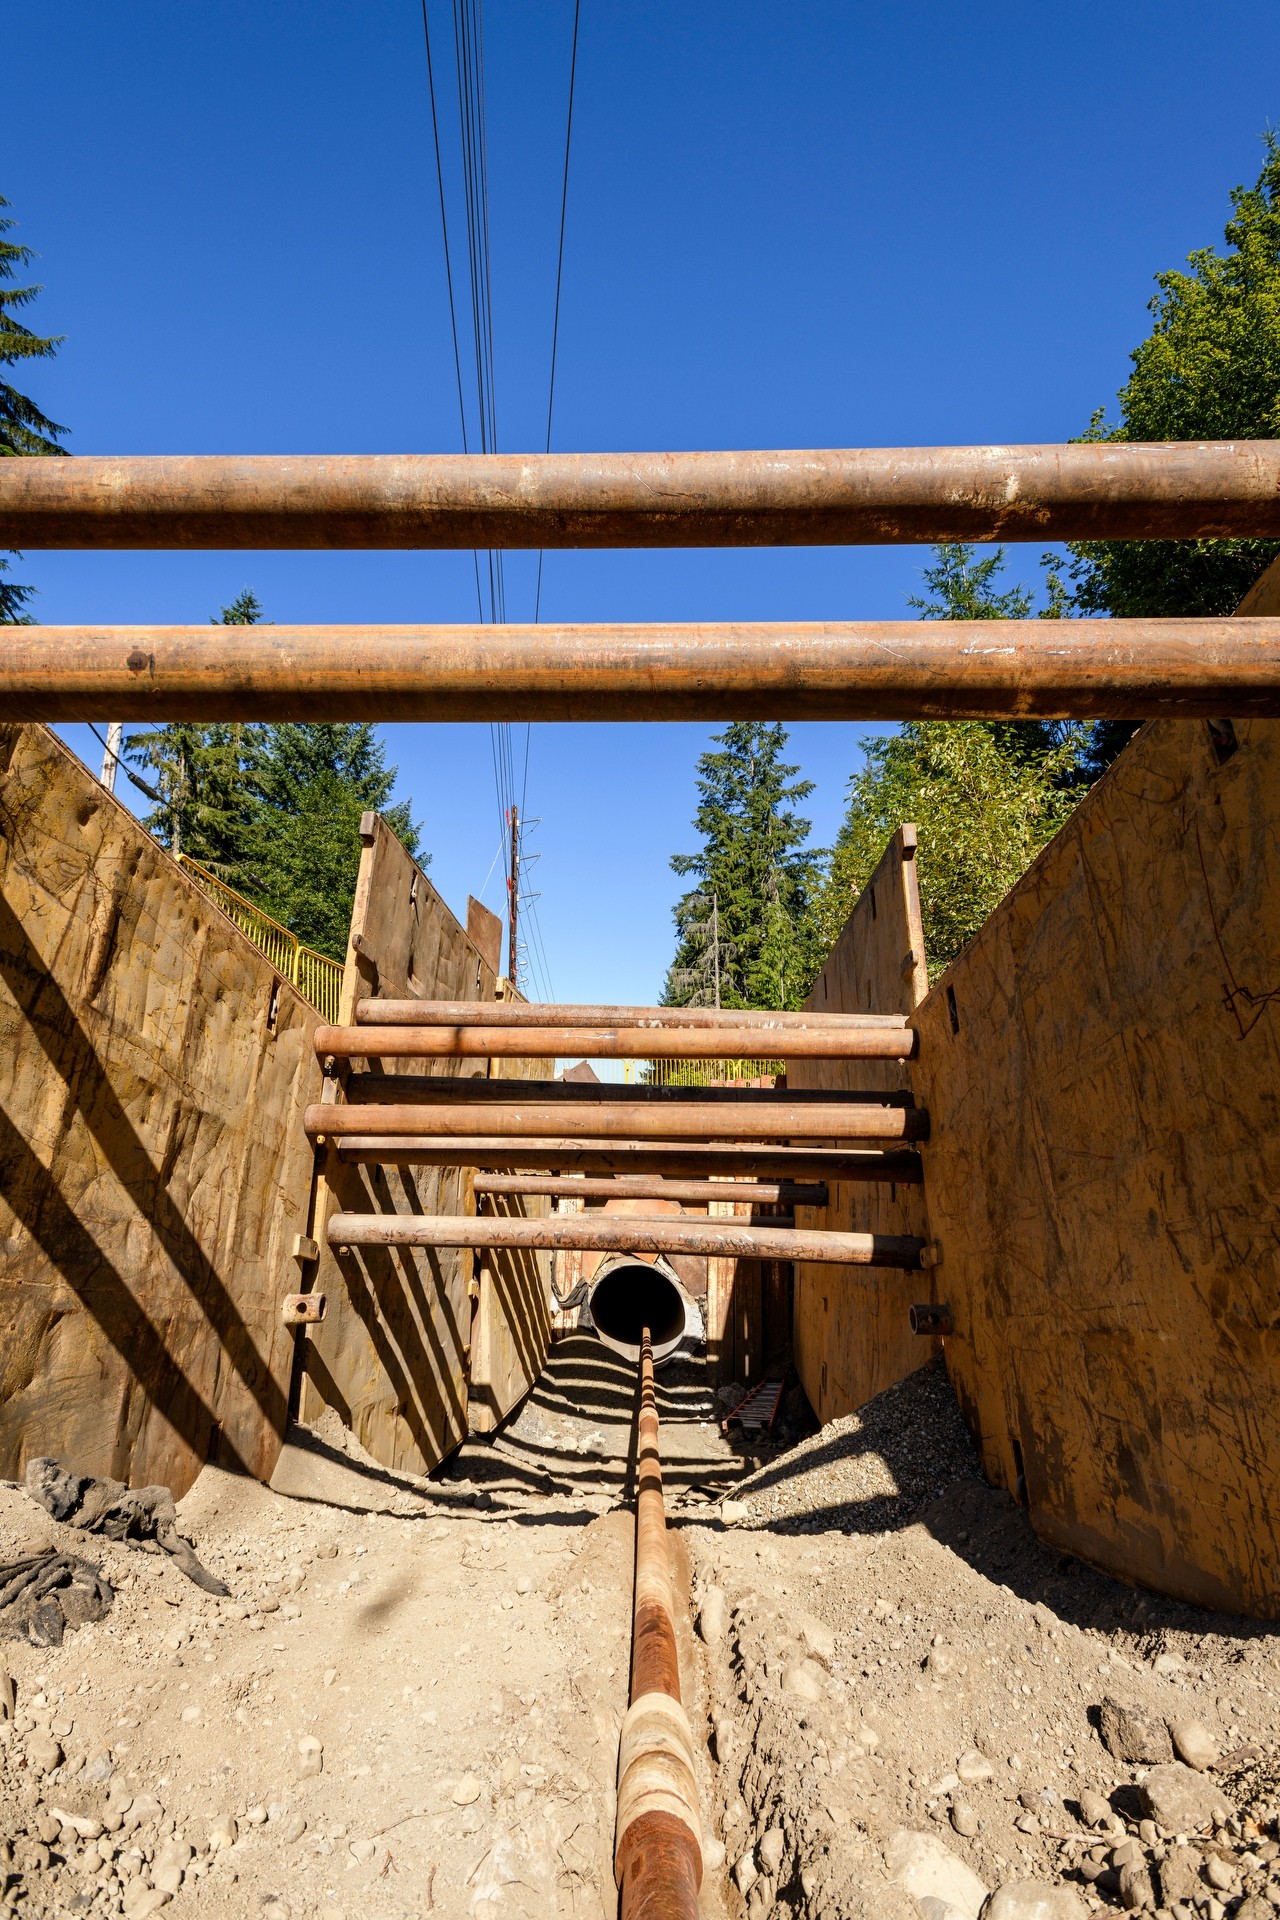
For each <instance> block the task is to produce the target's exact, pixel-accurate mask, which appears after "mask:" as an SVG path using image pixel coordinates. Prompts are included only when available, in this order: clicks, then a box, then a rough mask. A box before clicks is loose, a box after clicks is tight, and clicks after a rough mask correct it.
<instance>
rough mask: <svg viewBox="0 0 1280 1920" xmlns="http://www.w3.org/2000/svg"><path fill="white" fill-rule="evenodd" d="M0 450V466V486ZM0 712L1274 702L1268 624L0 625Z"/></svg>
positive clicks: (970, 707)
mask: <svg viewBox="0 0 1280 1920" xmlns="http://www.w3.org/2000/svg"><path fill="white" fill-rule="evenodd" d="M19 464H21V462H19V461H15V460H5V461H2V462H0V483H2V482H3V479H4V475H5V472H6V469H8V468H10V467H12V466H15V465H19ZM35 464H36V465H40V466H45V467H54V468H60V467H64V466H68V465H74V464H75V463H74V462H69V461H53V460H46V461H39V462H36V463H35ZM7 538H8V536H6V535H4V534H0V545H3V544H5V541H6V539H7ZM13 539H14V540H15V541H16V539H17V536H16V535H15V536H13ZM0 711H3V712H4V714H5V716H6V718H8V719H13V720H37V721H71V720H92V721H102V720H125V721H130V722H132V721H146V722H152V721H162V720H195V721H217V720H243V719H253V720H295V721H323V720H344V721H345V720H384V721H385V720H433V721H478V720H485V721H509V720H510V721H514V720H530V721H532V720H556V721H620V720H751V719H771V720H903V719H911V718H916V719H927V718H931V717H932V718H939V719H945V718H951V719H974V720H981V719H1000V718H1003V717H1007V716H1010V715H1015V716H1022V717H1034V716H1040V717H1043V718H1076V719H1098V718H1102V719H1106V718H1110V719H1144V718H1148V717H1152V716H1157V715H1164V716H1167V717H1170V718H1179V717H1181V718H1184V719H1194V718H1197V717H1202V718H1203V717H1209V718H1212V717H1213V716H1215V715H1217V714H1222V713H1230V714H1233V715H1239V716H1241V717H1249V716H1267V715H1274V714H1277V713H1280V620H1277V619H1272V618H1264V619H1243V618H1226V619H1195V620H1164V619H1151V620H974V621H964V620H863V621H847V620H843V621H838V620H832V621H823V622H816V621H808V622H804V621H801V622H794V623H777V624H774V623H768V624H765V623H760V622H748V621H722V622H719V623H711V622H704V623H702V624H700V625H687V626H677V625H664V626H635V625H609V626H595V627H569V626H560V627H556V626H537V627H511V626H447V627H444V626H442V627H395V626H363V627H327V626H316V627H293V626H270V627H268V626H256V627H224V626H208V625H207V626H203V627H156V626H149V627H90V626H78V627H22V626H8V627H0Z"/></svg>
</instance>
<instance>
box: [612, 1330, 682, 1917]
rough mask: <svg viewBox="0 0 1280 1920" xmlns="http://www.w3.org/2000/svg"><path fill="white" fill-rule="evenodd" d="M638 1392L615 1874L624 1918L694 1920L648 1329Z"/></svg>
mask: <svg viewBox="0 0 1280 1920" xmlns="http://www.w3.org/2000/svg"><path fill="white" fill-rule="evenodd" d="M639 1387H640V1405H639V1408H638V1409H637V1414H636V1563H635V1595H634V1599H633V1602H632V1616H631V1704H630V1706H629V1707H628V1709H627V1716H626V1719H625V1720H624V1721H623V1723H622V1733H621V1736H620V1738H619V1741H618V1813H617V1825H616V1828H615V1839H614V1854H613V1868H614V1876H615V1878H616V1880H617V1883H618V1887H619V1890H620V1892H621V1896H622V1897H621V1907H620V1911H621V1920H698V1889H699V1887H700V1886H701V1885H702V1821H701V1816H700V1813H699V1808H698V1779H697V1773H696V1771H695V1762H694V1750H693V1733H692V1731H691V1729H690V1726H689V1721H688V1716H687V1715H686V1713H685V1710H684V1706H683V1703H682V1701H681V1698H680V1655H679V1650H678V1648H677V1645H676V1616H675V1583H674V1581H673V1579H672V1575H671V1551H670V1547H669V1545H668V1542H667V1516H666V1511H665V1508H664V1506H663V1500H662V1456H661V1452H660V1450H659V1445H658V1402H657V1396H656V1394H655V1392H654V1385H653V1348H652V1344H651V1342H650V1339H649V1329H648V1327H646V1328H645V1329H644V1332H643V1334H642V1335H641V1340H640V1367H639Z"/></svg>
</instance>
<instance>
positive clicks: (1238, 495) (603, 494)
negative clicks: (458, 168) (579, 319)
mask: <svg viewBox="0 0 1280 1920" xmlns="http://www.w3.org/2000/svg"><path fill="white" fill-rule="evenodd" d="M1241 537H1252V538H1257V539H1276V538H1278V537H1280V444H1278V443H1277V442H1276V441H1274V440H1245V441H1187V442H1181V441H1179V442H1165V443H1148V444H1141V443H1126V442H1105V441H1104V442H1095V443H1086V444H1082V445H1081V444H1077V445H1067V446H1055V445H1044V446H1020V447H1009V446H986V447H982V446H979V447H852V448H833V449H814V450H803V449H800V450H778V451H767V450H759V451H741V452H716V453H554V454H545V455H543V454H489V455H474V454H473V455H466V454H463V455H458V454H390V455H388V454H382V455H376V454H375V455H370V454H309V455H308V454H303V455H298V454H259V455H235V454H233V455H226V454H224V455H161V456H154V455H152V456H142V457H139V456H132V457H111V456H101V455H98V456H89V457H80V458H76V459H72V460H57V461H53V460H41V459H23V458H16V459H9V460H6V461H5V462H4V465H3V466H2V467H0V547H27V548H35V547H45V548H69V547H95V548H103V547H116V548H139V547H151V548H163V547H217V548H234V547H239V548H261V547H287V548H294V549H298V548H307V547H311V548H333V547H339V548H354V547H375V548H397V547H398V548H412V547H442V548H447V547H461V548H465V547H490V548H493V547H527V548H534V547H688V546H699V547H700V546H733V547H738V546H746V547H756V546H812V545H816V546H842V545H846V544H855V545H856V544H870V545H873V546H880V545H883V544H887V543H890V542H895V541H905V542H907V543H909V544H911V545H928V544H931V543H932V542H934V541H939V540H1040V541H1045V540H1201V539H1222V538H1241Z"/></svg>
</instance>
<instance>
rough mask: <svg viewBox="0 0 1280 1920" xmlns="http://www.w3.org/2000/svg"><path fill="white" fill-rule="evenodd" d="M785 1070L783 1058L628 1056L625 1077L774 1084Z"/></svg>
mask: <svg viewBox="0 0 1280 1920" xmlns="http://www.w3.org/2000/svg"><path fill="white" fill-rule="evenodd" d="M785 1072H786V1066H785V1063H784V1062H783V1061H781V1060H627V1061H625V1062H624V1063H623V1078H624V1079H625V1081H626V1083H627V1085H628V1086H630V1085H631V1084H632V1083H633V1082H638V1083H639V1084H640V1085H641V1086H642V1087H714V1086H721V1085H723V1084H724V1083H725V1082H730V1083H732V1084H735V1085H737V1084H740V1083H742V1082H746V1083H747V1084H748V1085H752V1086H755V1085H759V1084H761V1083H764V1084H766V1085H769V1086H771V1085H772V1084H773V1082H774V1081H775V1080H776V1079H777V1078H778V1076H779V1075H780V1074H783V1073H785Z"/></svg>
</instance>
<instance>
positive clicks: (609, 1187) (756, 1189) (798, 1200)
mask: <svg viewBox="0 0 1280 1920" xmlns="http://www.w3.org/2000/svg"><path fill="white" fill-rule="evenodd" d="M472 1185H473V1186H474V1188H475V1191H476V1194H477V1195H480V1194H485V1193H530V1194H551V1195H557V1194H563V1195H564V1196H565V1197H566V1198H568V1199H571V1200H649V1199H654V1200H678V1201H679V1202H680V1203H681V1205H688V1204H690V1203H691V1202H692V1203H694V1204H697V1205H701V1204H702V1203H704V1202H707V1201H712V1200H720V1201H725V1200H727V1201H740V1200H743V1201H746V1202H747V1204H748V1205H749V1206H759V1207H763V1206H789V1207H825V1206H826V1204H827V1200H828V1197H829V1196H828V1190H827V1187H826V1185H825V1184H824V1183H818V1184H816V1185H813V1186H801V1185H799V1184H798V1183H797V1182H796V1181H794V1180H664V1179H663V1178H662V1177H661V1176H660V1175H658V1174H653V1173H630V1174H627V1173H620V1174H615V1175H614V1176H613V1177H612V1179H608V1180H582V1179H575V1178H574V1177H573V1176H572V1175H570V1174H553V1173H547V1174H537V1173H477V1175H476V1176H475V1179H474V1181H473V1182H472Z"/></svg>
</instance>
